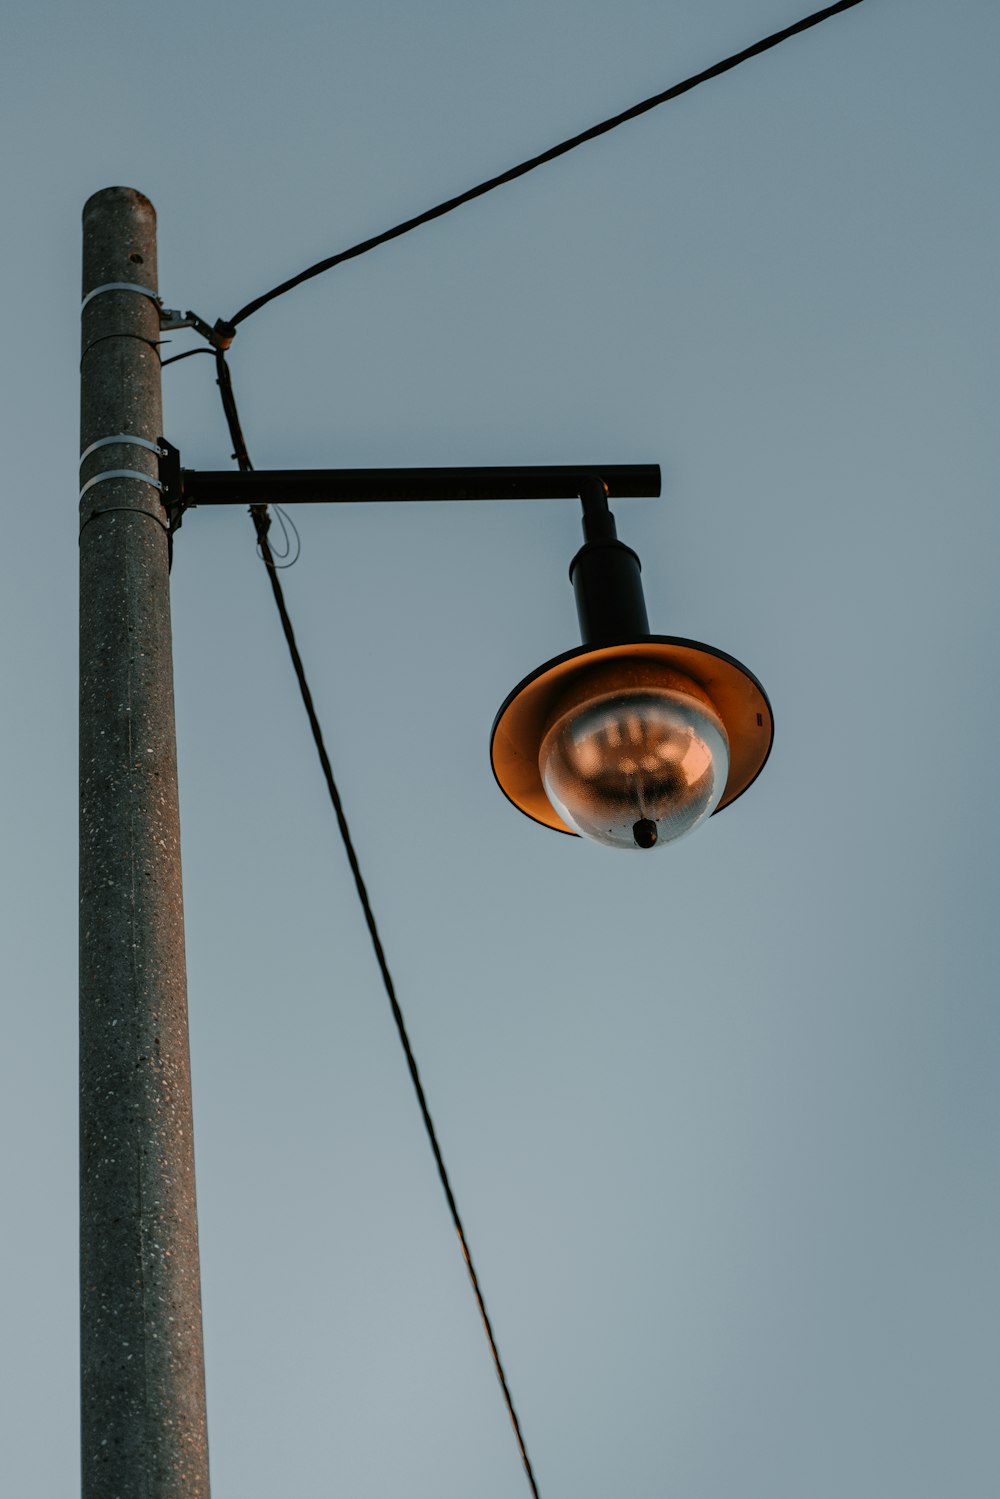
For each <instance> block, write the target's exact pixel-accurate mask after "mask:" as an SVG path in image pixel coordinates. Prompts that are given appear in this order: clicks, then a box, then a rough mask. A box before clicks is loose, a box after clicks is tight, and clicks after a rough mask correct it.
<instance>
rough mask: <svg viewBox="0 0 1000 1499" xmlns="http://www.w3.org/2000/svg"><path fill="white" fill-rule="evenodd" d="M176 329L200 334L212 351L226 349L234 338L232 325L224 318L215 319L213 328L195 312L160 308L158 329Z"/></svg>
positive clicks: (234, 331) (234, 333)
mask: <svg viewBox="0 0 1000 1499" xmlns="http://www.w3.org/2000/svg"><path fill="white" fill-rule="evenodd" d="M178 328H193V329H194V330H195V332H196V333H200V334H201V336H202V338H205V339H207V340H208V342H209V343H210V344H211V345H212V348H213V349H228V348H229V345H230V344H231V343H232V341H233V339H234V338H235V337H236V329H235V327H234V325H233V324H232V323H227V322H226V321H225V319H224V318H217V319H216V322H215V326H214V328H213V327H212V326H211V325H210V324H208V323H206V322H205V319H204V318H201V317H199V316H198V314H197V313H196V312H181V311H180V309H179V308H174V307H161V308H160V329H161V330H163V329H170V330H171V331H176V330H177V329H178Z"/></svg>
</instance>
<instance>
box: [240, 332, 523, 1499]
mask: <svg viewBox="0 0 1000 1499" xmlns="http://www.w3.org/2000/svg"><path fill="white" fill-rule="evenodd" d="M215 363H216V370H217V372H218V379H219V391H220V394H221V396H222V406H223V410H224V411H225V415H226V424H227V426H228V428H229V436H230V439H231V441H232V444H233V457H234V458H235V459H236V462H237V463H238V464H239V467H240V470H241V471H242V472H243V473H249V472H251V471H252V469H253V464H252V463H251V462H250V454H249V453H248V452H247V445H246V440H245V438H244V436H243V429H242V427H241V425H240V418H239V413H238V411H237V409H236V398H235V396H234V395H233V384H232V378H231V376H230V372H229V366H228V363H227V361H226V356H225V354H224V353H223V351H222V350H221V349H218V350H216V356H215ZM250 514H251V516H252V518H253V523H254V526H255V528H256V531H257V545H258V547H259V549H260V554H261V558H262V560H263V562H264V564H265V566H266V567H267V575H268V578H269V579H270V582H271V592H272V594H273V595H274V602H275V605H276V607H277V610H278V615H279V618H280V620H281V628H282V631H283V633H284V636H285V642H286V644H287V646H288V653H289V655H290V656H291V659H292V667H293V669H294V671H295V678H296V681H297V682H298V684H299V692H300V694H301V696H302V702H303V706H304V707H305V710H306V716H307V717H308V719H309V727H310V729H311V730H312V736H313V742H314V743H315V745H316V753H317V754H318V756H319V762H320V765H321V767H322V770H323V777H324V780H325V781H326V789H327V791H328V792H329V796H330V801H331V803H332V805H333V811H334V815H335V816H336V819H337V826H338V828H339V829H340V836H341V839H342V840H343V844H344V850H345V852H346V854H347V862H348V864H349V865H350V867H351V874H352V875H353V876H354V885H355V889H356V890H357V893H358V900H359V901H360V902H361V909H362V911H363V912H364V918H365V924H366V925H367V927H368V935H369V937H370V938H371V943H372V947H373V948H374V950H375V958H376V961H377V963H378V967H379V972H380V973H381V975H382V983H383V985H384V986H385V992H386V994H387V996H388V999H389V1005H390V1008H391V1009H392V1017H393V1020H394V1021H395V1022H396V1031H397V1033H398V1035H399V1040H400V1044H401V1046H402V1048H403V1054H404V1055H405V1057H406V1065H407V1067H408V1068H409V1072H410V1079H411V1081H412V1083H413V1088H414V1092H415V1093H416V1095H417V1102H418V1104H419V1105H420V1113H421V1116H422V1118H423V1121H424V1129H425V1130H426V1132H427V1138H428V1140H429V1141H430V1147H431V1152H432V1154H433V1156H434V1163H435V1165H436V1166H437V1171H438V1176H439V1177H440V1180H441V1186H442V1188H443V1189H444V1195H445V1199H446V1200H447V1203H448V1210H449V1212H450V1213H451V1221H452V1223H453V1224H454V1228H455V1233H456V1234H457V1236H458V1243H459V1248H460V1249H461V1251H462V1258H463V1259H464V1260H465V1268H466V1270H467V1271H468V1275H469V1281H470V1283H471V1285H472V1292H473V1295H474V1296H475V1298H476V1306H477V1307H478V1309H479V1315H480V1317H481V1319H482V1323H483V1330H484V1332H485V1334H486V1341H487V1342H488V1343H489V1347H490V1354H491V1355H492V1358H493V1367H494V1369H495V1370H496V1376H497V1379H498V1380H499V1382H500V1388H501V1390H502V1391H503V1398H504V1403H505V1404H506V1407H507V1414H508V1415H509V1417H510V1422H511V1426H512V1427H513V1429H514V1436H515V1439H516V1441H517V1447H518V1451H519V1453H520V1455H521V1462H522V1463H523V1464H524V1471H525V1473H526V1475H527V1479H528V1483H529V1485H530V1487H531V1492H532V1494H533V1495H534V1499H540V1496H539V1492H538V1485H537V1483H536V1482H535V1474H534V1470H533V1468H532V1466H531V1460H530V1458H529V1457H528V1449H527V1447H526V1446H525V1442H524V1436H523V1434H522V1432H521V1423H520V1421H519V1420H518V1417H517V1411H516V1410H515V1409H514V1401H513V1398H512V1397H511V1393H510V1386H509V1385H508V1383H507V1376H506V1374H505V1372H504V1367H503V1364H502V1362H501V1360H500V1350H499V1349H498V1347H497V1342H496V1337H495V1336H494V1332H493V1325H492V1323H491V1322H490V1317H489V1313H488V1312H487V1310H486V1302H485V1300H484V1298H483V1292H482V1287H481V1286H480V1284H479V1276H478V1275H477V1273H476V1267H475V1264H474V1263H473V1259H472V1252H471V1250H470V1249H469V1241H468V1239H467V1238H466V1234H465V1228H464V1226H463V1223H462V1218H461V1215H460V1213H459V1211H458V1203H457V1202H456V1201H455V1194H454V1192H453V1191H452V1187H451V1181H450V1179H449V1176H448V1171H447V1168H446V1166H445V1163H444V1156H443V1155H442V1153H441V1146H440V1143H439V1141H438V1137H437V1130H436V1129H435V1127H434V1121H433V1119H432V1118H431V1112H430V1108H429V1107H428V1104H427V1096H426V1094H425V1093H424V1087H423V1083H422V1082H421V1080H420V1072H419V1070H418V1068H417V1060H416V1057H415V1056H414V1054H413V1047H412V1046H411V1044H410V1037H409V1033H408V1031H407V1029H406V1022H405V1020H404V1019H403V1012H402V1009H401V1008H400V1004H399V1000H398V998H397V996H396V986H395V984H394V983H393V979H392V974H391V973H390V971H389V964H388V961H387V959H386V956H385V949H384V948H383V946H382V939H381V937H380V936H379V930H378V926H377V924H376V921H375V915H374V913H373V911H372V907H371V901H370V900H369V898H368V889H367V887H366V885H365V882H364V878H363V876H362V873H361V866H360V864H359V862H358V856H357V853H356V851H355V848H354V840H353V838H352V837H351V831H350V828H349V827H348V824H347V817H346V815H345V813H344V806H343V802H342V801H341V798H340V792H339V790H338V789H337V783H336V780H335V779H334V775H333V767H332V766H331V764H330V757H329V755H328V754H327V750H326V744H325V742H324V739H323V730H322V728H321V726H320V722H319V718H318V717H317V715H316V708H315V704H314V703H313V697H312V692H311V691H310V689H309V683H308V681H307V679H306V673H305V667H304V665H303V662H302V657H301V655H300V654H299V648H298V644H297V643H296V639H295V631H294V630H293V628H292V621H291V618H290V617H289V613H288V606H287V605H286V603H285V594H284V589H283V588H282V586H281V579H280V578H279V576H278V572H277V569H276V567H275V561H274V557H273V556H272V554H271V548H270V546H269V545H268V539H267V533H268V529H269V526H270V520H269V518H268V514H267V506H266V505H253V506H251V507H250Z"/></svg>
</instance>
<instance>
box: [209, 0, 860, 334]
mask: <svg viewBox="0 0 1000 1499" xmlns="http://www.w3.org/2000/svg"><path fill="white" fill-rule="evenodd" d="M860 4H861V0H838V3H837V4H836V5H827V6H825V7H824V9H823V10H817V11H814V12H813V14H812V15H809V16H804V17H803V18H802V20H800V21H796V22H794V23H793V24H792V25H791V26H785V27H783V28H782V30H781V31H775V32H772V34H771V35H770V36H766V37H763V38H762V39H761V40H760V41H759V42H754V43H753V45H752V46H750V47H744V48H743V50H742V51H741V52H734V53H733V54H732V56H731V57H726V58H723V60H722V61H721V62H717V63H714V64H713V66H712V67H710V68H705V69H703V71H702V72H700V73H693V74H692V75H691V77H690V78H685V79H684V80H683V81H682V82H681V83H675V84H673V85H672V86H671V87H670V88H667V89H664V90H663V91H662V93H659V94H653V95H651V97H650V98H648V99H643V100H642V101H641V102H640V103H638V104H633V105H632V106H631V108H630V109H623V110H622V111H621V113H620V114H616V115H612V116H611V117H610V118H609V119H607V120H602V121H601V122H600V124H598V125H591V126H590V128H589V129H588V130H581V131H580V133H579V134H578V135H571V136H570V137H569V139H568V140H564V141H560V142H559V144H558V145H557V146H550V147H549V149H548V150H547V151H542V152H540V153H539V155H537V156H531V157H529V158H528V160H527V161H522V162H520V163H519V165H518V166H516V167H509V168H508V169H507V171H506V172H500V173H499V174H498V175H497V176H496V177H488V178H487V179H486V181H485V182H480V183H479V184H478V185H477V186H476V187H470V188H468V189H467V190H466V191H465V192H464V193H458V194H457V196H456V197H454V198H446V199H445V200H444V202H443V203H438V204H436V205H435V206H434V207H433V208H427V209H425V210H424V212H423V213H418V214H416V215H415V216H414V217H413V218H411V219H404V220H403V221H402V222H401V223H399V224H396V225H394V226H393V228H391V229H385V230H383V231H382V233H381V234H374V235H372V237H371V238H370V239H363V240H361V241H360V242H359V243H358V244H356V245H352V246H351V247H350V249H347V250H340V251H339V252H338V253H337V254H336V255H329V256H327V258H326V259H325V260H318V261H317V262H316V263H315V265H311V266H308V267H307V268H306V269H305V270H304V271H299V273H298V275H297V276H290V277H289V279H288V280H287V281H282V282H280V284H279V285H278V286H274V287H272V288H271V290H270V291H268V292H264V294H263V295H262V296H259V297H254V299H253V301H251V302H248V303H247V304H246V306H245V307H241V308H240V310H239V312H237V313H236V315H235V316H234V317H232V318H230V319H229V320H228V326H229V327H231V328H235V327H236V326H237V325H238V324H239V323H243V322H245V321H246V319H247V318H248V317H252V316H253V314H254V313H255V312H259V311H260V309H261V308H262V307H266V306H267V304H268V303H269V302H273V301H274V300H275V298H276V297H281V296H284V295H285V293H286V292H290V291H292V290H293V288H294V287H296V286H301V285H302V283H303V282H304V281H311V280H312V278H313V277H314V276H321V275H322V274H323V272H324V271H331V270H333V268H334V266H337V265H343V263H344V262H345V261H347V260H355V259H357V257H358V256H359V255H366V254H367V253H368V251H369V250H374V249H377V248H378V246H379V245H384V244H388V242H389V241H390V240H393V239H399V238H400V237H401V236H402V235H404V234H409V233H410V231H411V230H413V229H419V228H420V227H421V225H422V224H429V223H431V222H432V221H433V220H434V219H440V218H443V217H444V215H445V214H446V213H452V212H453V211H454V210H455V209H456V208H461V207H462V205H463V204H465V203H471V202H472V201H473V200H474V199H476V198H482V197H484V196H485V194H486V193H491V192H493V190H494V188H498V187H503V186H504V185H505V184H506V183H508V182H514V181H515V180H516V179H517V178H518V177H524V176H526V175H527V173H528V172H533V171H534V170H535V168H536V167H541V166H544V165H545V164H546V163H547V162H550V161H555V160H556V159H557V158H558V157H560V156H565V155H566V153H567V152H568V151H575V150H576V148H577V146H582V145H585V144H586V142H587V141H592V140H596V139H597V138H598V137H599V136H601V135H607V133H608V131H609V130H616V129H617V128H618V126H619V125H624V124H625V123H626V122H627V121H628V120H635V119H637V118H638V117H639V116H640V115H644V114H647V113H648V112H649V111H650V110H651V109H657V108H658V107H659V106H660V105H661V104H667V103H669V101H670V100H671V99H678V98H680V96H681V95H682V94H687V93H690V91H691V90H692V89H695V88H698V87H699V85H700V84H702V83H708V82H709V81H710V80H711V79H713V78H719V77H721V75H722V74H723V73H728V72H730V71H731V69H733V68H738V67H739V65H740V64H741V63H744V62H748V61H749V60H750V58H752V57H759V56H760V55H761V53H762V52H769V51H770V50H771V48H772V47H777V46H779V45H780V44H781V43H782V42H786V41H788V40H789V38H790V37H793V36H799V35H800V34H801V33H802V32H803V31H808V30H810V28H811V27H813V26H818V25H819V24H820V23H821V22H822V21H827V20H829V19H830V17H831V16H835V15H839V14H840V12H841V11H845V10H851V9H852V8H853V7H854V6H855V5H860Z"/></svg>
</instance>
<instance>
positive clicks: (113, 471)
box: [80, 468, 163, 500]
mask: <svg viewBox="0 0 1000 1499" xmlns="http://www.w3.org/2000/svg"><path fill="white" fill-rule="evenodd" d="M105 479H141V480H142V482H143V483H144V484H151V485H152V486H153V488H154V489H157V490H159V491H160V493H161V494H162V492H163V485H162V484H161V483H160V481H159V479H154V478H153V477H152V475H151V474H140V473H139V471H138V470H137V469H134V468H109V469H107V470H105V472H104V473H103V474H95V475H94V477H93V478H92V479H88V480H87V482H86V484H85V485H84V486H83V488H82V489H81V490H80V498H81V500H82V499H83V497H84V495H85V494H86V493H87V490H88V489H93V487H94V485H95V484H103V483H104V481H105Z"/></svg>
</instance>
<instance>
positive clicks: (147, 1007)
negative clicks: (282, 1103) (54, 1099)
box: [80, 187, 209, 1499]
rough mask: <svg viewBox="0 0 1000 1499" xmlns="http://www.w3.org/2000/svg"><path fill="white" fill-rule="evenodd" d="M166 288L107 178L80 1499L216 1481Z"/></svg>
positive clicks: (87, 257) (86, 730)
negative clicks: (165, 374) (205, 1331)
mask: <svg viewBox="0 0 1000 1499" xmlns="http://www.w3.org/2000/svg"><path fill="white" fill-rule="evenodd" d="M121 283H127V286H126V287H125V289H122V287H121ZM131 287H137V288H143V289H144V290H138V291H137V290H131V289H130V288H131ZM109 288H110V289H109ZM156 289H157V279H156V214H155V212H154V209H153V206H152V204H151V203H150V202H149V201H148V199H146V198H144V197H143V196H142V194H141V193H137V192H134V191H133V190H132V189H130V188H124V187H111V188H107V189H105V190H104V191H103V192H99V193H96V194H95V195H94V197H92V198H91V199H90V200H89V202H88V203H87V205H86V207H85V209H84V212H83V295H84V308H83V314H82V319H83V328H82V333H83V342H82V347H83V357H82V361H81V368H82V379H81V417H80V434H81V435H80V448H81V452H82V454H83V455H84V456H83V459H82V466H81V470H80V483H81V487H85V486H87V484H88V481H89V480H93V479H95V478H97V476H98V475H104V476H105V477H102V478H101V479H100V480H99V482H97V483H96V484H93V485H92V486H91V487H87V488H86V492H85V493H84V494H83V497H82V499H81V502H80V526H81V531H80V1240H81V1252H80V1289H81V1325H82V1350H81V1352H82V1386H83V1388H82V1420H83V1496H84V1499H208V1492H209V1486H208V1442H207V1435H206V1424H205V1371H204V1354H203V1348H202V1331H201V1286H200V1275H199V1267H198V1225H197V1216H196V1208H195V1181H194V1147H193V1135H192V1119H191V1073H190V1060H189V1053H188V1022H187V993H186V979H185V968H184V913H183V904H182V897H181V863H180V828H179V821H178V811H177V757H176V746H175V739H174V695H173V671H172V660H171V643H170V591H169V577H168V551H167V532H166V516H165V513H164V509H163V506H162V505H161V503H160V494H159V492H158V490H157V488H156V487H154V485H153V484H151V483H149V482H147V481H146V480H145V479H144V478H143V477H142V476H143V475H148V476H149V478H150V479H154V478H155V477H156V475H157V455H156V453H155V452H154V451H151V448H150V446H147V445H148V444H154V445H155V443H156V441H157V438H158V437H159V436H160V435H161V431H162V428H161V408H160V360H159V355H158V352H157V347H156V344H157V340H158V339H159V336H160V326H159V315H158V308H157V305H156V303H155V301H154V300H153V295H155V293H156ZM146 293H149V294H152V295H147V294H146ZM108 439H114V441H112V442H109V441H108ZM123 471H125V472H123ZM109 474H110V475H113V477H107V476H108V475H109Z"/></svg>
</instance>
